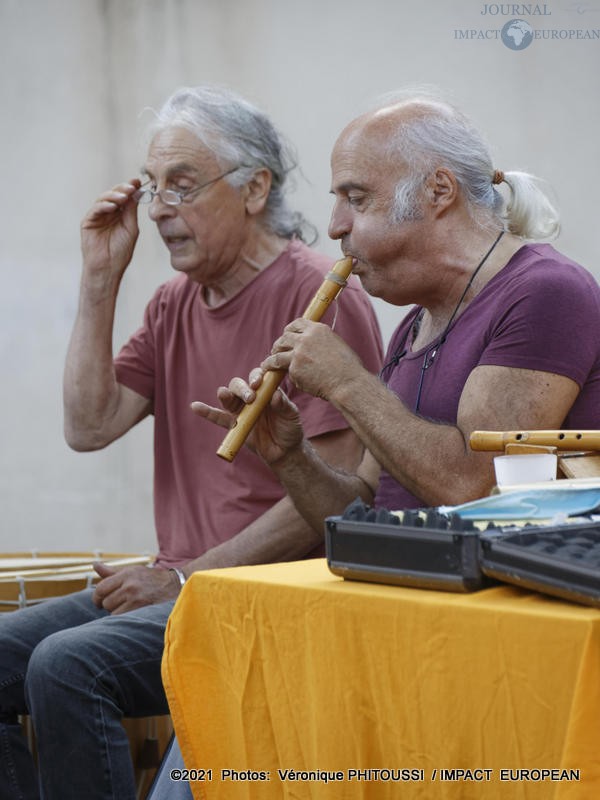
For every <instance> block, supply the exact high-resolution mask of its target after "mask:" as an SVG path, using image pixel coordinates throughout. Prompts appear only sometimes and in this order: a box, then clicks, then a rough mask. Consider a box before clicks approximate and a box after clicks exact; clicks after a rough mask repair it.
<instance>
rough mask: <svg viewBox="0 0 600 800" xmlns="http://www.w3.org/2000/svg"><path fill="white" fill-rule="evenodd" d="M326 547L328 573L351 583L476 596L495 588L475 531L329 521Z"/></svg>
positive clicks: (338, 518)
mask: <svg viewBox="0 0 600 800" xmlns="http://www.w3.org/2000/svg"><path fill="white" fill-rule="evenodd" d="M325 547H326V553H327V564H328V566H329V569H330V570H331V571H332V572H333V573H334V574H335V575H339V576H341V577H342V578H347V579H350V580H359V581H371V582H375V583H391V584H396V585H399V586H412V587H417V588H422V589H439V590H442V591H450V592H472V591H475V590H477V589H482V588H483V587H484V586H488V585H490V584H492V583H493V582H494V581H492V580H490V579H489V578H487V577H486V576H485V575H484V574H483V572H482V570H481V567H480V565H479V535H478V532H477V531H475V530H472V531H457V530H454V531H453V530H440V529H438V528H429V527H427V526H426V525H423V526H414V525H412V526H406V525H396V524H389V523H385V522H377V521H375V522H370V521H356V520H350V519H345V518H343V517H328V518H327V519H326V520H325Z"/></svg>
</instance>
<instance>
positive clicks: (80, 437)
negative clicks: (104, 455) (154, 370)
mask: <svg viewBox="0 0 600 800" xmlns="http://www.w3.org/2000/svg"><path fill="white" fill-rule="evenodd" d="M117 289H118V287H117V286H110V285H96V286H89V285H87V281H86V278H85V275H84V278H83V279H82V285H81V294H80V300H79V309H78V313H77V319H76V321H75V325H74V327H73V332H72V335H71V341H70V344H69V349H68V353H67V359H66V364H65V372H64V388H63V397H64V412H65V437H66V439H67V441H68V443H69V444H70V445H71V447H74V448H75V449H80V450H88V449H96V448H97V447H102V446H104V445H105V444H107V443H108V442H107V441H106V436H105V435H104V434H103V426H104V424H105V421H106V420H107V419H110V418H111V416H113V415H114V414H115V413H116V409H117V406H118V397H119V387H118V385H117V382H116V379H115V373H114V367H113V352H112V336H113V324H114V312H115V303H116V297H117Z"/></svg>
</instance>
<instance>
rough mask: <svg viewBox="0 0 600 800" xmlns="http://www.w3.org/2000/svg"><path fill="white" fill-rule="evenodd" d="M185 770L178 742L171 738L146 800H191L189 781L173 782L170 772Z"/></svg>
mask: <svg viewBox="0 0 600 800" xmlns="http://www.w3.org/2000/svg"><path fill="white" fill-rule="evenodd" d="M183 769H185V764H184V763H183V756H182V755H181V750H180V749H179V742H178V741H177V739H176V738H175V737H174V736H173V738H172V739H171V744H170V745H169V748H168V749H167V752H166V753H165V756H164V758H163V761H162V764H161V765H160V769H159V771H158V772H157V774H156V778H155V779H154V783H153V784H152V787H151V789H150V793H149V795H148V800H193V797H192V790H191V789H190V784H189V781H175V780H173V779H172V778H171V770H179V772H180V773H181V770H183Z"/></svg>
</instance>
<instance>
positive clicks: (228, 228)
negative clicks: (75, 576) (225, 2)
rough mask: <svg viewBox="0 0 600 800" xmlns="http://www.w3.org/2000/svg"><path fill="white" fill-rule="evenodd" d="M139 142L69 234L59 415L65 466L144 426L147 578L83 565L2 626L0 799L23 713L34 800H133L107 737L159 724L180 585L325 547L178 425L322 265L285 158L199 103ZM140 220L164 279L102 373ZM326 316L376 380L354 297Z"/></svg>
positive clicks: (276, 324) (247, 464) (192, 428)
mask: <svg viewBox="0 0 600 800" xmlns="http://www.w3.org/2000/svg"><path fill="white" fill-rule="evenodd" d="M151 132H152V139H151V142H150V146H149V150H148V154H147V158H146V162H145V166H144V169H143V180H139V179H133V180H130V181H125V182H123V183H120V184H119V185H117V186H115V187H114V188H113V189H111V190H109V191H106V192H104V193H102V194H101V195H100V196H99V197H98V199H97V200H96V202H95V203H94V204H93V206H92V208H91V210H90V211H89V212H88V214H87V216H86V217H85V219H84V220H83V223H82V227H81V235H82V252H83V271H82V277H81V289H80V302H79V311H78V316H77V320H76V322H75V327H74V330H73V334H72V339H71V344H70V348H69V352H68V356H67V363H66V368H65V381H64V399H65V434H66V438H67V441H68V443H69V444H70V445H71V447H73V448H74V449H75V450H97V449H99V448H103V447H105V446H106V445H108V444H110V443H111V442H112V441H114V440H115V439H117V438H118V437H120V436H122V435H123V434H125V433H126V432H127V431H128V430H130V429H131V428H132V427H133V426H134V425H136V424H137V423H138V422H139V421H140V420H142V419H144V418H145V417H147V416H148V415H153V416H154V434H155V445H154V447H155V482H154V501H155V520H156V532H157V537H158V550H157V557H156V562H155V565H154V567H155V568H154V569H148V568H146V567H142V566H137V567H128V568H123V569H121V570H119V571H115V570H112V569H109V568H108V567H106V566H103V565H102V564H99V565H98V567H97V570H98V572H99V574H100V577H101V580H100V581H99V583H98V584H97V586H96V588H95V590H93V591H92V590H89V591H86V592H82V593H78V594H74V595H70V596H67V597H63V598H59V599H56V600H51V601H48V602H45V603H42V604H40V605H38V606H35V607H30V608H26V609H24V610H22V611H16V612H14V613H12V614H1V615H0V654H1V655H0V686H1V687H2V688H1V689H0V740H1V742H2V753H3V755H2V766H1V767H0V797H1V798H9V797H10V798H16V797H20V798H27V800H31V798H37V797H39V796H40V788H39V787H38V780H37V777H36V773H35V769H34V766H33V761H32V759H31V756H30V754H29V752H28V750H27V748H26V746H25V743H24V741H23V739H22V737H21V731H20V726H19V724H18V720H17V715H18V714H23V713H29V714H30V715H31V717H32V719H33V723H34V729H35V734H36V743H37V752H38V762H39V779H40V785H41V793H42V795H43V797H44V798H45V799H46V800H81V798H86V800H95V799H97V800H104V798H106V800H108V798H115V797H118V798H120V800H133V799H134V798H135V797H136V788H135V785H134V774H133V769H132V764H131V758H130V755H129V747H128V742H127V738H126V735H125V731H124V729H123V727H122V725H121V724H120V720H121V718H122V717H123V716H155V715H159V714H166V713H168V706H167V701H166V698H165V695H164V691H163V688H162V682H161V674H160V665H161V657H162V651H163V636H164V630H165V625H166V622H167V618H168V616H169V613H170V611H171V608H172V606H173V603H174V600H175V598H176V597H177V595H178V593H179V591H180V590H181V586H182V584H183V583H184V581H185V579H186V577H187V575H188V574H189V573H190V572H191V571H194V570H202V569H209V568H212V567H224V566H234V565H238V564H254V563H261V562H267V561H281V560H289V559H296V558H304V557H306V556H308V555H310V554H311V553H314V552H315V548H318V547H319V546H320V545H321V543H322V536H321V534H320V532H319V533H318V534H316V533H315V532H314V531H313V530H312V529H311V528H310V526H309V525H308V524H307V523H306V522H305V521H304V520H303V519H302V517H301V516H300V515H299V513H298V511H297V510H296V509H295V507H294V505H293V504H292V502H291V501H290V499H289V498H287V497H286V496H285V490H284V489H283V487H282V486H281V484H280V483H279V481H278V479H277V478H276V476H274V474H273V473H272V472H271V471H270V470H269V469H268V468H267V467H266V466H265V465H264V464H263V463H262V462H261V461H260V459H258V458H257V457H256V456H255V455H253V454H251V453H249V452H248V451H245V452H244V453H241V454H240V457H239V458H238V459H237V460H236V462H235V464H230V463H227V462H225V461H223V460H220V459H218V458H216V457H215V455H214V453H215V450H216V448H217V446H218V444H219V441H220V439H221V431H220V430H219V429H216V428H214V426H212V425H211V424H209V423H204V424H202V423H201V424H199V421H198V419H196V418H195V417H194V416H193V415H192V414H190V412H189V404H190V402H191V401H192V400H193V399H195V398H199V399H204V400H207V401H212V399H213V398H214V396H215V393H216V391H217V387H218V386H219V385H220V384H222V383H223V382H225V381H226V380H228V379H229V377H230V376H231V375H232V374H236V373H237V374H240V373H243V374H246V373H247V371H248V369H250V367H251V366H252V365H253V364H256V363H258V362H259V361H260V360H261V359H262V358H264V356H265V355H266V354H267V353H268V352H269V351H270V348H271V345H272V342H273V340H274V339H275V338H277V336H279V335H280V333H281V331H282V330H283V328H284V326H285V325H286V324H287V323H288V322H289V321H290V320H292V319H294V318H296V317H298V316H299V315H301V314H302V313H303V311H304V309H305V308H306V306H307V304H308V303H309V301H310V300H311V298H312V296H313V295H314V293H315V291H316V289H317V288H318V287H319V286H320V285H321V282H322V280H323V276H324V274H325V273H326V272H327V271H328V269H329V267H330V265H331V260H330V259H327V258H324V257H322V256H320V255H318V254H317V253H315V252H314V251H312V250H311V249H309V247H307V246H306V245H305V244H304V243H303V241H302V238H303V235H304V231H305V230H306V223H305V220H304V219H303V218H302V216H301V215H300V214H298V213H296V212H293V211H292V210H291V209H290V207H289V205H288V202H287V200H286V197H285V191H286V186H285V182H286V177H287V174H288V173H289V171H290V169H291V168H292V167H293V166H294V163H293V159H292V156H291V152H290V149H289V147H288V145H286V144H285V142H284V140H283V139H282V138H281V137H280V135H279V134H278V133H277V131H276V130H275V129H274V127H273V125H272V123H271V122H270V121H269V119H268V118H267V117H266V116H265V115H264V114H263V113H262V112H260V111H259V110H258V109H256V108H254V107H253V106H251V105H250V104H249V103H247V102H245V101H244V100H242V99H241V98H239V97H237V96H235V95H233V94H231V93H228V92H225V91H221V90H217V89H211V88H209V87H200V88H198V89H186V90H181V91H179V92H176V93H175V94H174V95H173V96H172V97H171V98H170V99H169V100H168V101H167V103H166V104H165V106H164V107H163V108H162V110H161V111H160V112H159V113H158V115H157V117H156V122H155V124H154V126H153V128H152V131H151ZM140 203H141V204H144V203H147V204H148V209H149V215H150V218H151V219H152V220H153V221H154V222H155V223H156V226H157V228H158V232H159V234H160V236H161V237H162V239H163V241H164V243H165V245H166V247H167V249H168V251H169V254H170V260H171V266H172V267H173V269H174V270H175V271H176V273H177V275H176V276H175V277H173V278H172V279H171V280H168V281H167V282H166V283H165V284H164V285H162V286H161V287H160V288H159V289H158V290H157V292H156V294H155V295H154V297H153V298H152V299H151V301H150V303H149V304H148V306H147V309H146V313H145V317H144V322H143V325H142V327H141V328H140V329H139V330H138V331H137V332H136V333H134V335H133V336H132V337H131V339H130V340H129V341H128V342H127V343H126V344H125V346H124V347H123V348H122V350H121V351H120V353H119V354H118V355H117V357H116V358H114V357H113V351H112V337H113V320H114V314H115V304H116V299H117V295H118V291H119V286H120V282H121V279H122V277H123V274H124V272H125V270H126V269H127V267H128V265H129V263H130V261H131V259H132V256H133V253H134V249H135V245H136V240H137V236H138V224H137V214H138V206H139V204H140ZM338 306H339V307H338V309H337V316H336V331H337V333H338V334H339V335H341V336H342V337H343V338H344V339H345V340H347V341H348V344H349V346H350V347H352V348H353V350H356V351H357V352H359V353H360V357H361V358H362V359H363V362H364V364H365V367H366V368H367V369H369V370H377V369H378V368H379V366H380V363H381V350H380V337H379V331H378V327H377V323H376V321H375V317H374V314H373V311H372V308H371V305H370V303H369V300H368V298H367V297H366V295H365V294H364V292H363V291H362V289H361V288H360V284H359V282H358V281H356V280H355V279H354V285H350V286H348V288H347V289H345V291H344V292H343V295H342V296H341V297H340V299H339V301H338ZM333 317H334V309H333V308H332V309H330V310H329V312H328V316H327V320H328V322H329V323H330V324H331V322H332V320H333ZM286 384H287V390H288V391H289V392H290V396H291V397H293V399H294V402H295V403H296V404H297V406H298V407H299V408H300V409H301V410H302V415H303V419H304V421H305V430H306V435H307V436H308V438H309V439H310V441H311V443H312V445H313V446H314V447H315V449H316V451H318V452H320V453H321V454H322V456H323V457H324V458H325V459H327V460H328V461H330V460H331V461H333V462H334V463H336V464H337V465H338V466H339V467H341V468H344V469H348V470H354V469H356V467H357V465H358V463H359V462H360V459H361V457H362V449H363V448H362V445H361V443H360V440H359V439H358V437H357V436H356V434H355V433H354V432H353V431H352V430H351V428H350V426H349V424H348V422H347V421H346V420H345V418H344V417H343V416H342V415H341V414H340V413H339V412H338V411H336V410H335V408H334V407H333V406H331V404H329V403H326V402H324V401H323V400H321V399H316V398H314V397H312V396H311V395H308V394H306V393H303V392H302V391H300V390H297V389H296V387H295V386H294V385H293V384H291V383H289V382H286ZM75 753H76V756H74V755H73V754H75Z"/></svg>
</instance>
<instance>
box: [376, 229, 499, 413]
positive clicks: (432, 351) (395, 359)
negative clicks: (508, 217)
mask: <svg viewBox="0 0 600 800" xmlns="http://www.w3.org/2000/svg"><path fill="white" fill-rule="evenodd" d="M503 236H504V231H503V230H502V231H500V233H499V234H498V236H497V237H496V239H495V240H494V243H493V244H492V246H491V247H490V249H489V250H488V251H487V253H486V254H485V255H484V256H483V258H482V259H481V261H480V262H479V264H478V265H477V266H476V267H475V270H474V271H473V274H472V275H471V277H470V278H469V280H468V282H467V285H466V286H465V288H464V291H463V293H462V294H461V296H460V299H459V301H458V303H457V304H456V307H455V309H454V311H453V312H452V314H451V315H450V319H449V320H448V322H447V323H446V327H445V328H444V330H443V332H442V334H441V336H440V337H439V339H436V340H435V342H434V343H433V344H431V345H430V346H429V347H428V348H427V350H426V351H425V356H424V358H423V364H422V365H421V374H420V375H419V386H418V388H417V400H416V402H415V414H416V413H417V412H418V410H419V405H420V403H421V394H422V391H423V380H424V378H425V372H426V370H428V369H429V367H430V366H431V365H432V364H433V360H434V358H435V357H436V355H437V353H438V351H439V349H440V347H441V346H442V345H443V344H444V342H445V341H446V338H447V336H448V332H449V330H450V328H451V327H452V323H453V322H454V318H455V317H456V315H457V314H458V310H459V308H460V307H461V306H462V304H463V301H464V299H465V297H466V296H467V292H468V291H469V289H470V288H471V286H472V285H473V281H474V280H475V278H476V277H477V274H478V273H479V271H480V270H481V268H482V267H483V265H484V264H485V262H486V261H487V260H488V258H489V257H490V256H491V254H492V252H493V251H494V248H495V247H496V245H497V244H498V242H499V241H500V239H501V238H502V237H503ZM422 313H423V312H422V311H421V312H420V313H419V315H418V316H417V318H416V319H415V322H414V323H413V325H411V327H410V328H409V330H408V331H407V333H406V336H405V337H404V340H403V342H402V344H401V345H400V346H399V347H398V348H397V350H396V352H395V353H394V355H393V356H392V358H391V359H390V360H389V361H388V363H387V364H385V365H384V366H383V367H382V368H381V371H380V373H379V377H380V378H382V377H383V376H384V374H385V372H386V371H387V370H388V369H389V368H390V367H395V366H396V365H397V364H398V363H399V362H400V360H401V359H402V358H404V356H405V355H406V354H407V352H408V347H407V341H408V337H409V335H410V333H411V332H412V334H413V341H414V339H415V338H416V335H417V334H416V332H417V331H418V327H417V328H416V329H415V327H414V326H415V323H416V324H417V325H418V324H419V322H420V316H421V314H422Z"/></svg>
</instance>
